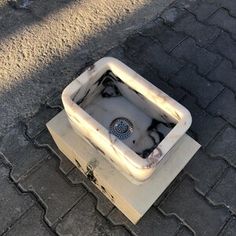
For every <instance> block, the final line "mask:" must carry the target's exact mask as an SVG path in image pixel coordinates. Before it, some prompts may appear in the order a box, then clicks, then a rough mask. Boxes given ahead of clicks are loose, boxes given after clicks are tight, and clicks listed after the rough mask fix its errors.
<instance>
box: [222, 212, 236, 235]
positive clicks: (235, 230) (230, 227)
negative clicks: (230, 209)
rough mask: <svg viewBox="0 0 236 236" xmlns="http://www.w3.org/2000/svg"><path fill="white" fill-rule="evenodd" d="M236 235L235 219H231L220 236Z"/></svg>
mask: <svg viewBox="0 0 236 236" xmlns="http://www.w3.org/2000/svg"><path fill="white" fill-rule="evenodd" d="M235 234H236V217H232V218H231V219H230V220H229V222H228V223H227V224H226V226H225V228H224V229H223V230H222V232H221V233H220V236H234V235H235Z"/></svg>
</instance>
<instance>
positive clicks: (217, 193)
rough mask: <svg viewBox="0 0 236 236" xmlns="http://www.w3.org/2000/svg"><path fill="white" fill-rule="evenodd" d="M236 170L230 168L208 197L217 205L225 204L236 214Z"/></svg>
mask: <svg viewBox="0 0 236 236" xmlns="http://www.w3.org/2000/svg"><path fill="white" fill-rule="evenodd" d="M235 189H236V170H235V169H234V168H229V169H228V170H227V172H226V174H225V175H224V176H223V177H222V179H221V180H220V181H219V182H218V183H217V185H216V186H215V187H214V188H213V189H212V190H211V191H210V193H209V195H208V197H209V198H210V199H211V200H213V201H214V202H215V203H224V204H225V205H226V206H227V207H229V209H230V210H231V211H233V212H234V214H235V213H236V197H235Z"/></svg>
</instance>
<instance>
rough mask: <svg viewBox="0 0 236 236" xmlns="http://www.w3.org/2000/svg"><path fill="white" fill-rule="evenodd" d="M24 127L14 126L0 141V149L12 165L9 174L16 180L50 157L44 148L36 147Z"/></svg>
mask: <svg viewBox="0 0 236 236" xmlns="http://www.w3.org/2000/svg"><path fill="white" fill-rule="evenodd" d="M23 133H24V127H23V126H22V125H20V124H19V125H18V126H16V127H14V128H13V129H12V130H11V131H10V132H9V133H8V134H7V135H5V136H4V137H3V138H2V140H1V142H0V151H1V152H2V153H3V154H4V155H5V156H6V158H7V159H8V161H9V162H10V163H11V165H12V169H13V170H12V172H11V175H12V177H13V178H14V181H16V182H18V181H19V180H20V179H21V178H23V177H24V176H26V175H27V174H28V173H29V172H30V171H31V170H32V169H33V168H35V167H36V166H38V165H39V164H41V163H42V162H43V161H45V160H46V159H48V158H50V155H49V153H48V152H47V150H46V149H44V148H36V147H35V146H34V145H33V144H32V143H30V142H29V141H28V140H27V139H26V138H25V136H24V135H23Z"/></svg>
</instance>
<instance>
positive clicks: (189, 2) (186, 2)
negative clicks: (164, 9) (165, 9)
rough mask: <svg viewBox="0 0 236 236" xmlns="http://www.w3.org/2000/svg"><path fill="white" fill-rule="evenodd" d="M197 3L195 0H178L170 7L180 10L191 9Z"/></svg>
mask: <svg viewBox="0 0 236 236" xmlns="http://www.w3.org/2000/svg"><path fill="white" fill-rule="evenodd" d="M198 3H199V1H195V0H178V1H174V2H173V3H172V4H171V5H172V6H175V7H177V8H180V9H192V8H195V6H196V5H197V4H198Z"/></svg>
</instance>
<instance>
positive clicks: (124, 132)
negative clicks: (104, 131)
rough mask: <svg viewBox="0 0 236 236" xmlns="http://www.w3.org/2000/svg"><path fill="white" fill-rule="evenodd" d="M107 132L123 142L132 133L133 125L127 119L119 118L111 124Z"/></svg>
mask: <svg viewBox="0 0 236 236" xmlns="http://www.w3.org/2000/svg"><path fill="white" fill-rule="evenodd" d="M109 131H110V133H111V134H113V135H115V136H116V137H117V138H119V139H120V140H124V139H127V138H128V137H130V135H131V134H132V133H133V124H132V123H131V122H130V121H129V120H128V119H127V118H124V117H119V118H116V119H115V120H113V121H112V122H111V124H110V128H109Z"/></svg>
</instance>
